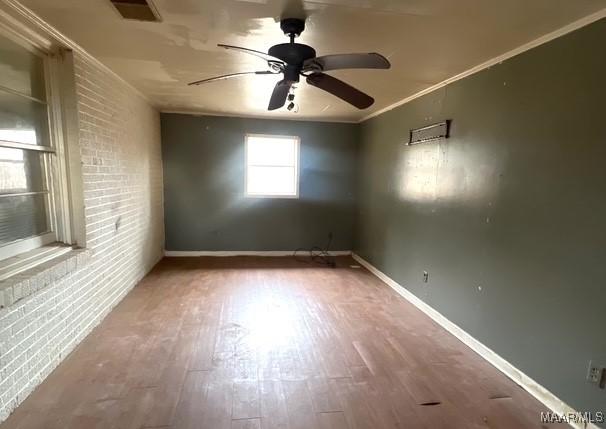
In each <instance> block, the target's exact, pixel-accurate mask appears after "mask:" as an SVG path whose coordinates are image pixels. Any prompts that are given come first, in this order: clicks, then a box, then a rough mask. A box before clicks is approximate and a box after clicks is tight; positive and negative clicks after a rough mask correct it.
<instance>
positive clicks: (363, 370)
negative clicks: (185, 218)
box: [0, 257, 563, 429]
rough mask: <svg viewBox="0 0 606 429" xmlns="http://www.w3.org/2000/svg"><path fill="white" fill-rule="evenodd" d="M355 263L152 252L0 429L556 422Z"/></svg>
mask: <svg viewBox="0 0 606 429" xmlns="http://www.w3.org/2000/svg"><path fill="white" fill-rule="evenodd" d="M353 263H354V262H353V260H351V259H349V257H342V258H338V268H336V269H330V268H323V267H317V266H312V265H310V264H305V263H301V262H296V261H294V260H293V259H292V258H255V257H237V258H189V259H185V258H183V259H181V258H179V259H178V258H172V259H165V260H163V261H162V262H161V263H160V264H159V265H158V266H157V267H156V268H155V269H154V270H153V271H152V273H150V274H149V275H148V276H147V277H146V278H145V279H144V280H143V281H142V282H141V283H140V284H139V285H138V286H137V287H136V288H135V289H134V290H133V291H132V292H131V293H130V294H129V295H128V296H127V297H126V298H125V299H124V300H123V301H122V302H121V303H120V304H119V305H118V306H117V307H116V308H115V309H114V310H113V311H112V313H111V314H110V315H109V316H108V317H107V319H106V320H105V321H104V322H103V323H102V324H101V325H100V326H99V327H97V328H96V329H95V330H94V331H93V332H92V334H91V335H90V336H89V337H88V338H86V340H85V341H83V342H82V344H81V345H80V346H79V347H78V348H77V349H76V350H75V351H74V352H73V353H72V354H71V355H70V356H69V357H68V358H67V359H66V360H65V361H64V362H63V363H62V364H61V365H60V366H59V367H58V368H57V369H56V370H55V371H54V372H53V373H52V374H51V375H50V377H49V378H48V379H47V380H46V381H45V382H44V383H42V385H41V386H40V387H39V388H38V389H37V390H36V391H35V392H34V393H33V394H32V395H31V396H30V397H29V398H28V399H26V400H25V402H24V403H23V404H22V405H21V406H20V407H19V408H18V409H17V410H16V411H15V412H14V413H13V414H12V415H11V417H9V419H8V420H7V421H6V422H5V423H4V424H2V425H0V429H16V428H19V429H25V428H28V429H30V428H44V429H55V428H56V429H59V428H60V429H76V428H77V429H80V428H81V429H95V428H99V429H100V428H103V429H112V428H120V429H135V428H142V427H145V428H170V429H195V428H196V429H200V428H204V429H224V428H225V429H228V428H233V429H235V428H237V429H245V428H246V429H260V428H263V429H270V428H271V429H278V428H279V429H314V428H318V429H337V428H338V429H344V428H349V429H356V428H359V429H379V428H428V429H429V428H431V429H436V428H456V429H460V428H515V429H521V428H555V427H558V426H557V425H541V423H540V411H545V408H544V407H543V406H542V405H541V404H539V403H538V402H537V401H536V400H534V399H533V398H532V397H531V396H530V395H528V394H527V393H525V392H524V391H523V390H522V389H521V388H520V387H518V386H516V385H515V384H514V383H513V382H512V381H510V380H509V379H507V378H506V377H505V376H503V375H502V374H501V373H499V372H498V371H497V370H495V369H494V368H493V367H492V366H490V365H489V364H488V363H486V362H485V361H484V360H482V359H481V358H480V357H479V356H477V355H476V354H475V353H474V352H472V351H471V350H470V349H468V348H467V347H466V346H464V345H463V344H462V343H460V342H459V341H458V340H457V339H456V338H454V337H453V336H451V335H450V334H448V333H447V332H446V331H444V330H443V329H442V328H440V327H439V326H437V325H436V324H435V323H434V322H433V321H431V320H430V319H429V318H428V317H427V316H425V315H424V314H423V313H421V312H419V311H418V310H417V309H416V308H415V307H413V306H412V305H411V304H409V303H408V302H407V301H405V300H404V299H403V298H401V297H400V296H399V295H397V294H396V293H395V292H394V291H392V290H391V289H390V288H389V287H388V286H386V285H385V284H383V283H382V282H380V281H379V280H378V279H377V278H375V277H374V276H372V275H371V274H370V273H369V272H367V271H366V270H364V269H354V268H350V267H349V265H350V264H353ZM559 427H563V426H559Z"/></svg>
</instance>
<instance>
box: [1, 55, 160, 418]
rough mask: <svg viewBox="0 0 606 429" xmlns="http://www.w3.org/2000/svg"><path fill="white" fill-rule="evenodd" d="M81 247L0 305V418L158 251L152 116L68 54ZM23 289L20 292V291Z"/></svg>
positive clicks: (155, 119)
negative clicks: (73, 83)
mask: <svg viewBox="0 0 606 429" xmlns="http://www.w3.org/2000/svg"><path fill="white" fill-rule="evenodd" d="M74 62H75V74H76V86H77V88H76V92H77V96H78V116H79V133H80V135H79V144H80V153H81V157H82V176H83V177H82V179H83V188H84V201H85V215H86V222H85V224H86V243H87V249H86V250H85V251H80V252H75V253H74V254H72V255H71V257H70V258H63V259H64V260H63V261H62V263H60V264H56V265H54V266H51V267H50V269H49V268H48V264H45V265H47V267H46V271H43V272H41V274H40V275H38V276H36V280H35V284H34V280H32V283H31V284H29V283H28V281H26V282H25V283H24V284H23V286H22V287H20V288H19V291H18V293H21V292H22V288H29V289H31V290H36V292H35V293H31V294H29V296H27V297H24V298H22V299H20V300H17V299H15V302H14V303H13V304H11V305H8V306H6V307H5V308H2V309H0V421H2V420H4V419H5V418H6V417H7V416H8V414H9V413H10V412H11V411H12V410H13V409H14V408H15V407H16V406H17V405H18V404H19V403H20V402H21V401H22V400H23V399H24V398H25V397H26V396H27V395H28V394H29V393H30V392H31V391H32V390H33V389H34V388H35V387H36V386H37V385H38V384H39V383H40V382H41V381H42V380H43V379H44V378H45V377H46V376H47V375H48V374H49V373H50V372H51V371H52V370H53V369H54V368H55V367H56V366H57V365H58V364H59V362H61V360H62V359H63V358H64V357H65V356H66V355H67V354H68V353H69V352H70V351H71V350H72V349H73V348H74V347H75V346H76V345H77V344H78V343H79V342H80V341H81V340H82V339H83V338H84V337H85V336H86V335H87V334H88V333H89V332H90V331H91V330H92V329H93V328H94V327H95V326H96V325H97V324H98V323H99V322H100V321H101V320H102V319H103V318H104V317H105V316H106V315H107V313H108V312H109V311H110V310H111V309H112V308H113V307H114V306H115V305H116V304H117V303H118V302H119V301H120V300H121V299H122V298H123V297H124V296H125V294H126V293H127V292H128V291H129V290H130V289H131V288H132V287H133V286H134V285H135V284H136V283H137V282H138V281H139V280H140V279H141V278H142V277H143V276H144V275H145V274H146V273H147V272H148V271H149V270H150V269H151V268H152V267H153V266H154V264H155V263H156V262H157V261H158V260H159V259H160V258H161V256H162V249H163V243H164V226H163V223H164V220H163V208H162V205H163V203H162V161H161V149H160V118H159V113H158V112H157V111H156V110H155V109H153V108H152V107H150V106H149V105H148V104H147V103H146V101H145V100H143V99H142V98H141V97H140V96H139V95H137V94H136V93H135V92H134V91H133V90H132V89H130V88H129V87H128V86H127V85H125V84H124V83H122V82H121V81H119V80H118V79H116V78H115V77H114V76H112V75H110V74H109V73H107V72H105V71H103V70H102V69H100V68H97V67H96V66H95V65H93V64H89V63H88V62H87V60H85V59H84V58H82V57H80V56H78V54H75V59H74ZM24 295H27V294H24Z"/></svg>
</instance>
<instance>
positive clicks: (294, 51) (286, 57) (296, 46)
mask: <svg viewBox="0 0 606 429" xmlns="http://www.w3.org/2000/svg"><path fill="white" fill-rule="evenodd" d="M267 53H268V54H269V55H271V56H272V57H276V58H279V59H281V60H282V61H284V62H285V63H286V64H291V65H297V66H302V65H303V63H304V62H305V61H306V60H308V59H310V58H315V57H316V50H315V49H314V48H312V47H311V46H307V45H303V44H301V43H280V44H279V45H275V46H272V47H271V48H269V51H268V52H267Z"/></svg>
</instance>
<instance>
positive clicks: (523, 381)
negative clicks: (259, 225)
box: [352, 252, 599, 429]
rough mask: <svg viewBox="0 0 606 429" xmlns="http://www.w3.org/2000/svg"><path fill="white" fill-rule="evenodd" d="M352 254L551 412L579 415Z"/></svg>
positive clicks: (584, 428) (581, 428)
mask: <svg viewBox="0 0 606 429" xmlns="http://www.w3.org/2000/svg"><path fill="white" fill-rule="evenodd" d="M352 257H353V258H354V259H355V260H356V261H357V262H358V263H360V265H362V266H363V267H364V268H366V269H367V270H368V271H370V272H371V273H372V274H374V275H375V276H376V277H378V278H379V279H380V280H382V281H383V282H384V283H386V284H387V285H388V286H389V287H391V288H392V289H393V290H395V291H396V292H397V293H398V294H400V295H401V296H402V297H404V298H405V299H406V300H407V301H409V302H410V303H411V304H412V305H414V306H415V307H417V308H418V309H419V310H421V311H422V312H423V313H425V314H426V315H428V316H429V317H431V318H432V319H433V320H434V321H435V322H436V323H438V324H439V325H440V326H442V327H443V328H444V329H446V330H447V331H448V332H450V333H451V334H452V335H454V336H455V337H457V338H458V339H459V340H460V341H462V342H463V343H464V344H465V345H467V346H468V347H469V348H471V349H472V350H473V351H475V352H476V353H477V354H479V355H480V356H482V357H483V358H484V359H485V360H487V361H488V362H489V363H490V364H492V365H493V366H494V367H495V368H497V369H498V370H499V371H501V372H502V373H503V374H505V375H506V376H507V377H509V378H510V379H512V380H513V381H514V382H515V383H516V384H518V385H519V386H521V387H522V388H523V389H524V390H526V391H527V392H528V393H530V394H531V395H532V396H534V397H535V398H536V399H537V400H539V401H540V402H541V403H543V404H544V405H545V406H546V407H547V408H549V409H550V410H551V411H553V412H554V413H556V414H558V415H560V416H563V415H579V414H580V413H578V412H577V411H575V410H574V409H573V408H572V407H570V406H569V405H567V404H566V403H565V402H564V401H562V400H561V399H559V398H558V397H557V396H555V395H554V394H553V393H551V392H550V391H548V390H547V389H545V388H544V387H543V386H541V385H540V384H538V383H537V382H536V381H534V380H533V379H532V378H530V377H528V376H527V375H526V374H524V373H523V372H522V371H520V370H519V369H517V368H516V367H514V366H513V365H512V364H510V363H509V362H507V361H506V360H505V359H503V358H502V357H501V356H499V355H498V354H496V353H495V352H493V351H492V350H491V349H489V348H488V347H486V346H485V345H484V344H482V343H481V342H479V341H478V340H476V339H475V338H474V337H472V336H471V335H469V334H468V333H467V332H465V331H464V330H463V329H461V328H460V327H458V326H457V325H455V324H454V323H453V322H451V321H450V320H448V319H447V318H446V317H444V316H443V315H442V314H440V313H439V312H438V311H437V310H435V309H434V308H432V307H431V306H429V305H428V304H426V303H425V302H423V301H422V300H421V299H420V298H418V297H417V296H416V295H414V294H413V293H412V292H410V291H409V290H408V289H406V288H405V287H404V286H402V285H400V284H399V283H397V282H396V281H395V280H393V279H392V278H390V277H389V276H388V275H386V274H385V273H383V272H382V271H380V270H379V269H377V268H376V267H375V266H373V265H372V264H371V263H370V262H368V261H366V260H365V259H364V258H362V257H361V256H359V255H357V254H355V253H353V252H352ZM570 424H571V426H572V427H574V428H576V429H599V428H598V426H596V425H595V424H592V423H570Z"/></svg>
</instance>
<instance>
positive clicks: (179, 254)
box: [164, 250, 351, 257]
mask: <svg viewBox="0 0 606 429" xmlns="http://www.w3.org/2000/svg"><path fill="white" fill-rule="evenodd" d="M294 253H295V251H294V250H261V251H257V250H225V251H215V250H200V251H195V250H192V251H190V250H185V251H182V250H165V251H164V256H168V257H198V256H293V255H294ZM298 254H300V255H301V256H305V251H300V252H299V253H298ZM328 254H329V255H330V256H346V255H351V250H331V251H329V252H328Z"/></svg>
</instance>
